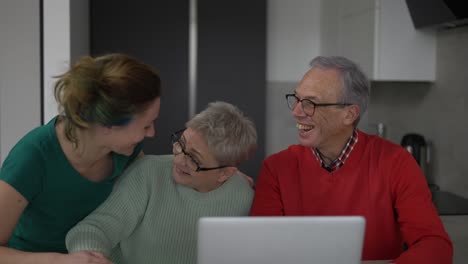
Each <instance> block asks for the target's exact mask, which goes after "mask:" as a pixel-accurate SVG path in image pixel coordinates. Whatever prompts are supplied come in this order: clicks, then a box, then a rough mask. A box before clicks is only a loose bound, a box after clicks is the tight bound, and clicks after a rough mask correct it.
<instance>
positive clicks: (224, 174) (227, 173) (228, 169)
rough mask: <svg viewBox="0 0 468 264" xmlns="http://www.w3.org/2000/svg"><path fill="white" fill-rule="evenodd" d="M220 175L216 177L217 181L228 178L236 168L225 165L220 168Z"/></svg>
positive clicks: (223, 180)
mask: <svg viewBox="0 0 468 264" xmlns="http://www.w3.org/2000/svg"><path fill="white" fill-rule="evenodd" d="M221 170H222V171H221V175H220V176H219V177H218V182H225V181H227V180H228V179H229V178H231V176H232V175H234V173H236V171H237V168H236V167H226V168H222V169H221Z"/></svg>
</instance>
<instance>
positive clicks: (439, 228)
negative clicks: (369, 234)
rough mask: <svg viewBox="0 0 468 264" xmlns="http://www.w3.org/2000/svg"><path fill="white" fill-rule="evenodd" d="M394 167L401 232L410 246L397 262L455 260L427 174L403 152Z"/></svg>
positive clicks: (394, 189)
mask: <svg viewBox="0 0 468 264" xmlns="http://www.w3.org/2000/svg"><path fill="white" fill-rule="evenodd" d="M399 158H400V159H399V162H398V166H394V167H393V172H394V173H393V181H392V183H391V186H392V193H393V196H394V203H395V209H396V213H397V215H398V223H399V225H400V231H401V234H402V236H403V239H404V241H405V243H406V244H407V246H408V250H406V251H405V252H404V253H403V254H401V256H400V257H399V258H397V259H396V263H434V264H436V263H452V254H453V247H452V243H451V241H450V239H449V237H448V235H447V233H446V232H445V230H444V227H443V224H442V221H441V220H440V218H439V216H438V214H437V210H436V209H435V207H434V205H433V203H432V200H431V193H430V191H429V188H428V187H427V182H426V180H425V178H424V175H423V173H422V171H421V169H420V168H419V166H418V165H417V163H416V161H415V160H414V159H413V158H412V157H411V156H410V154H409V153H406V152H405V151H402V152H401V154H400V155H399Z"/></svg>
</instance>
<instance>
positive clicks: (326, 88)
mask: <svg viewBox="0 0 468 264" xmlns="http://www.w3.org/2000/svg"><path fill="white" fill-rule="evenodd" d="M286 99H287V102H288V105H289V108H290V109H291V111H292V115H293V117H294V119H295V120H296V122H297V125H296V126H297V128H298V134H299V145H292V146H290V147H289V148H287V149H286V150H283V151H281V152H279V153H276V154H273V155H271V156H270V157H268V158H267V159H266V160H265V161H264V163H263V167H262V170H261V172H260V175H259V177H258V181H257V187H256V194H255V198H254V203H253V206H252V209H251V215H254V216H273V215H289V216H293V215H295V216H297V215H317V216H320V215H361V216H364V217H365V218H366V231H365V239H364V250H363V259H364V260H377V259H389V260H394V261H395V262H397V263H451V261H452V255H453V248H452V244H451V242H450V239H449V237H448V235H447V233H446V232H445V230H444V227H443V225H442V222H441V220H440V218H439V217H438V214H437V211H436V209H435V207H434V205H433V203H432V201H431V193H430V191H429V189H428V186H427V183H426V180H425V177H424V175H423V173H422V171H421V170H420V168H419V167H418V165H417V163H416V161H415V160H414V159H413V158H412V156H411V155H410V154H409V153H408V152H406V151H405V150H404V149H403V148H402V147H400V146H399V145H397V144H393V143H391V142H389V141H386V140H384V139H382V138H379V137H377V136H371V135H368V134H365V133H363V132H362V131H360V130H358V129H357V128H356V127H357V124H358V122H359V119H360V117H361V115H362V113H364V112H365V111H366V108H367V104H368V100H369V81H368V79H367V77H366V76H365V74H364V73H363V72H362V71H361V69H360V68H359V67H358V66H357V65H356V64H355V63H354V62H352V61H350V60H348V59H346V58H343V57H317V58H315V59H314V60H312V62H311V69H310V70H309V71H308V72H307V73H306V74H305V76H304V77H303V79H302V80H301V82H300V84H299V86H298V87H297V88H296V90H295V92H294V93H293V94H287V95H286Z"/></svg>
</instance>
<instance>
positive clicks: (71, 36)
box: [43, 0, 89, 123]
mask: <svg viewBox="0 0 468 264" xmlns="http://www.w3.org/2000/svg"><path fill="white" fill-rule="evenodd" d="M43 3H44V91H43V94H44V104H43V109H44V122H45V123H47V122H48V121H49V120H50V119H52V118H53V117H54V116H56V115H57V113H58V111H57V103H56V102H55V98H54V93H53V86H54V83H55V81H56V78H54V76H57V75H59V74H62V73H63V72H65V71H66V70H67V69H68V68H69V67H70V64H71V63H73V62H75V61H76V59H77V58H79V57H81V56H83V55H88V54H89V11H88V10H89V2H88V0H79V1H71V0H43Z"/></svg>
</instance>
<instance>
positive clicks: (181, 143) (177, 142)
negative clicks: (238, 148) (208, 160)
mask: <svg viewBox="0 0 468 264" xmlns="http://www.w3.org/2000/svg"><path fill="white" fill-rule="evenodd" d="M184 131H185V129H182V130H179V131H177V132H175V133H173V134H172V136H171V139H172V152H173V153H174V155H179V154H181V153H183V154H184V157H185V162H186V163H187V165H188V167H189V168H190V169H192V170H194V171H196V172H198V171H209V170H216V169H222V168H226V167H229V166H227V165H224V166H218V167H212V168H203V167H200V163H199V162H198V161H197V160H195V158H194V157H193V156H192V155H191V154H190V153H187V151H185V140H184V138H183V137H182V134H183V133H184Z"/></svg>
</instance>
